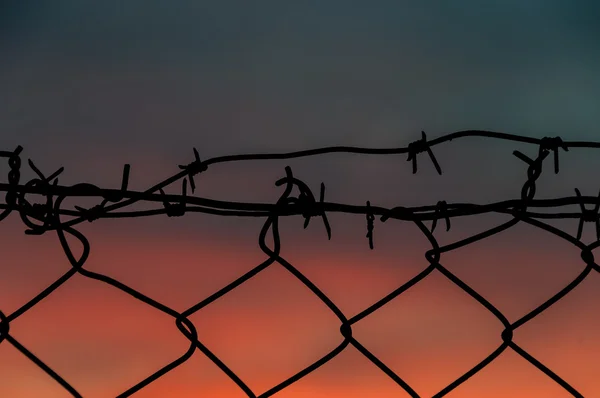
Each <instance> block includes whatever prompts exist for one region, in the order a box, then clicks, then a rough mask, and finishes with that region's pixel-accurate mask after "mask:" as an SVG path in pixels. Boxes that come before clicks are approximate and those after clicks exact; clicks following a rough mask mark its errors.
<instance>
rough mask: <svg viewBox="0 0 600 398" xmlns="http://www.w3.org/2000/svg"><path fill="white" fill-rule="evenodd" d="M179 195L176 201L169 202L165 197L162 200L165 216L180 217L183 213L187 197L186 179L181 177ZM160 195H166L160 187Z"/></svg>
mask: <svg viewBox="0 0 600 398" xmlns="http://www.w3.org/2000/svg"><path fill="white" fill-rule="evenodd" d="M181 184H182V185H181V196H180V197H179V202H178V203H169V202H168V201H167V200H166V199H165V200H163V206H164V208H165V210H166V213H167V217H181V216H183V215H184V214H185V210H186V209H185V207H186V198H187V179H185V178H184V179H183V181H182V183H181ZM159 191H160V193H161V195H162V196H166V195H165V192H164V191H163V190H162V188H160V189H159Z"/></svg>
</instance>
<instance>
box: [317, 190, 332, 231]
mask: <svg viewBox="0 0 600 398" xmlns="http://www.w3.org/2000/svg"><path fill="white" fill-rule="evenodd" d="M319 204H320V205H321V209H320V213H321V218H322V219H323V224H325V230H326V231H327V238H328V239H329V240H331V226H330V225H329V220H327V213H325V209H324V208H323V206H324V204H325V183H324V182H322V183H321V191H320V193H319Z"/></svg>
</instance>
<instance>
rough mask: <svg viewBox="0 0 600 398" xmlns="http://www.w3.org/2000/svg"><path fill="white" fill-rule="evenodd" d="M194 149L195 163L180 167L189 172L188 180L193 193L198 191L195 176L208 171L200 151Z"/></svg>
mask: <svg viewBox="0 0 600 398" xmlns="http://www.w3.org/2000/svg"><path fill="white" fill-rule="evenodd" d="M192 149H193V150H194V161H193V162H192V163H190V164H187V165H179V168H180V169H181V170H186V171H187V172H188V178H189V179H190V187H191V188H192V193H194V191H195V190H196V183H195V182H194V176H195V175H196V174H198V173H202V172H204V171H206V170H208V166H207V165H206V164H205V163H202V161H201V160H200V154H198V150H197V149H196V148H192Z"/></svg>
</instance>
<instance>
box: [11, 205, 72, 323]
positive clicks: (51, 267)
mask: <svg viewBox="0 0 600 398" xmlns="http://www.w3.org/2000/svg"><path fill="white" fill-rule="evenodd" d="M24 229H25V228H24V227H23V224H22V222H21V220H19V217H18V215H17V214H16V213H14V214H11V215H10V216H9V217H8V218H7V219H6V220H3V221H2V223H1V224H0V241H1V242H2V243H1V245H2V255H1V265H0V310H2V311H3V312H4V314H6V315H10V314H11V313H13V312H14V311H17V310H18V309H20V308H21V307H22V306H24V305H26V304H27V303H28V302H29V301H30V300H31V299H32V298H34V297H35V296H36V295H38V294H39V293H40V292H42V291H43V290H44V289H46V288H47V287H48V286H49V285H51V284H52V283H53V282H55V281H56V280H57V279H59V278H60V277H62V276H63V275H64V274H65V273H67V272H68V271H70V270H71V266H70V265H69V263H68V261H66V260H65V254H64V252H63V251H62V248H61V247H60V244H59V243H58V242H57V239H56V236H54V235H52V234H46V235H42V236H30V235H25V234H24V233H23V230H24ZM79 246H81V245H79ZM32 248H35V249H34V250H32ZM77 249H78V247H77V245H74V251H77Z"/></svg>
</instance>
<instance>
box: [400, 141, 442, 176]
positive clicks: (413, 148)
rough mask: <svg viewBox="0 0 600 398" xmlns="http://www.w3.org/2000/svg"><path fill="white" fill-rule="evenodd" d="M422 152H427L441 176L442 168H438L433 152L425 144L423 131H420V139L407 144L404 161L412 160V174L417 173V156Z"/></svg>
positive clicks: (427, 144)
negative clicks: (406, 154) (406, 155)
mask: <svg viewBox="0 0 600 398" xmlns="http://www.w3.org/2000/svg"><path fill="white" fill-rule="evenodd" d="M422 152H427V154H428V155H429V158H430V159H431V161H432V162H433V166H434V167H435V169H436V170H437V172H438V174H439V175H442V168H441V167H440V164H439V163H438V161H437V159H436V158H435V155H434V154H433V151H432V150H431V147H430V146H429V143H428V142H427V135H426V134H425V132H424V131H421V138H420V139H418V140H416V141H414V142H411V143H410V144H408V157H407V159H406V161H407V162H409V161H411V160H412V166H413V174H416V173H417V155H418V154H419V153H422Z"/></svg>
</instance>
